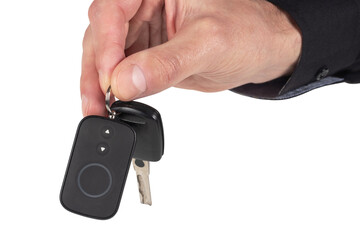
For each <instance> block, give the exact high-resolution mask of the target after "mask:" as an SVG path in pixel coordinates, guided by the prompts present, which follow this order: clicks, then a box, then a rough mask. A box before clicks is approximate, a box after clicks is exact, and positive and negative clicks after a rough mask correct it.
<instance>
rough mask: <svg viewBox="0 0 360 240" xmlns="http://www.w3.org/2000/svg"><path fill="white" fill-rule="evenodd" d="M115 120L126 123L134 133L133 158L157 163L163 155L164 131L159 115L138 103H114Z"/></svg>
mask: <svg viewBox="0 0 360 240" xmlns="http://www.w3.org/2000/svg"><path fill="white" fill-rule="evenodd" d="M111 110H113V111H115V112H116V113H117V114H116V118H115V119H117V120H120V121H124V122H126V123H127V124H128V125H129V126H130V127H131V128H132V129H134V131H135V132H136V146H135V151H134V156H133V158H135V159H140V160H144V161H159V160H160V159H161V157H162V155H163V154H164V130H163V125H162V121H161V116H160V113H159V112H158V111H157V110H156V109H155V108H152V107H150V106H148V105H146V104H143V103H140V102H135V101H131V102H122V101H116V102H114V103H113V104H112V105H111Z"/></svg>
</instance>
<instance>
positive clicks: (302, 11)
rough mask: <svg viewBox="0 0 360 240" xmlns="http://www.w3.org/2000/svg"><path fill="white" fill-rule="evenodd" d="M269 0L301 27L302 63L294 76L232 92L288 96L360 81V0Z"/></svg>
mask: <svg viewBox="0 0 360 240" xmlns="http://www.w3.org/2000/svg"><path fill="white" fill-rule="evenodd" d="M268 1H269V2H271V3H273V4H274V5H276V6H277V7H279V8H280V9H283V10H285V11H286V12H287V13H289V15H290V16H291V17H292V18H293V19H294V21H295V22H296V23H297V25H298V26H299V28H300V30H301V33H302V49H301V56H300V59H299V62H298V64H297V66H296V68H295V70H294V72H293V73H292V75H291V76H290V77H281V78H278V79H274V80H271V81H269V82H266V83H262V84H252V83H251V84H246V85H243V86H240V87H237V88H234V89H232V91H234V92H237V93H240V94H243V95H247V96H251V97H256V98H263V99H285V98H289V97H294V96H297V95H299V94H302V93H304V92H307V91H310V90H312V89H314V88H318V87H321V86H325V85H329V84H334V83H338V82H344V81H345V82H348V83H360V0H268ZM269 80H270V79H269Z"/></svg>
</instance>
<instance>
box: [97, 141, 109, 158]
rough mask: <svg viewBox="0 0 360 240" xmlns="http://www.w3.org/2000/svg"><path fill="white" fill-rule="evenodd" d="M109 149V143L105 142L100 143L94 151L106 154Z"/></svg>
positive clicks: (102, 154)
mask: <svg viewBox="0 0 360 240" xmlns="http://www.w3.org/2000/svg"><path fill="white" fill-rule="evenodd" d="M109 150H110V147H109V145H107V144H106V143H100V144H99V145H98V146H97V148H96V151H97V152H98V153H99V154H100V155H101V156H104V155H106V154H107V153H108V152H109Z"/></svg>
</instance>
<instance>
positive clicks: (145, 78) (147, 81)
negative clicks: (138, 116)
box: [81, 0, 301, 115]
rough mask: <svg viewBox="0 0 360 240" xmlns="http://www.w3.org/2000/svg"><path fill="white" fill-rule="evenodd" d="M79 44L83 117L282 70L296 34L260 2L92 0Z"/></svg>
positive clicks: (293, 56)
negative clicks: (108, 100)
mask: <svg viewBox="0 0 360 240" xmlns="http://www.w3.org/2000/svg"><path fill="white" fill-rule="evenodd" d="M89 19H90V25H89V27H88V28H87V30H86V32H85V37H84V41H83V49H84V50H83V60H82V75H81V93H82V101H83V114H84V115H90V114H96V115H104V114H105V110H104V93H105V92H106V90H107V88H108V86H109V85H110V84H111V87H112V92H113V93H114V95H115V96H116V97H117V98H119V99H120V100H124V101H128V100H132V99H136V98H140V97H144V96H148V95H151V94H155V93H158V92H160V91H163V90H164V89H167V88H169V87H172V86H175V87H180V88H186V89H194V90H199V91H205V92H215V91H222V90H226V89H231V88H234V87H237V86H241V85H243V84H247V83H263V82H266V81H269V80H272V79H275V78H277V77H280V76H284V75H287V74H290V73H291V72H292V71H293V69H294V66H295V64H296V62H297V61H298V58H299V56H300V49H301V34H300V32H299V30H298V29H297V27H296V25H295V24H294V23H293V21H292V20H291V19H290V17H289V16H288V15H287V14H286V13H285V12H283V11H282V10H280V9H278V8H277V7H276V6H274V5H272V4H271V3H269V2H267V1H265V0H178V1H174V0H95V1H94V2H93V3H92V5H91V6H90V9H89Z"/></svg>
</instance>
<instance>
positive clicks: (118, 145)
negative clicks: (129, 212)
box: [60, 116, 136, 219]
mask: <svg viewBox="0 0 360 240" xmlns="http://www.w3.org/2000/svg"><path fill="white" fill-rule="evenodd" d="M135 138H136V134H135V132H134V130H133V129H132V127H130V126H128V125H127V124H126V123H124V122H121V121H115V120H111V119H109V118H104V117H99V116H89V117H85V118H84V119H83V120H82V121H81V122H80V124H79V126H78V129H77V133H76V136H75V140H74V144H73V147H72V151H71V154H70V159H69V162H68V166H67V170H66V173H65V177H64V181H63V185H62V188H61V193H60V201H61V204H62V205H63V206H64V208H66V209H67V210H69V211H71V212H74V213H77V214H80V215H83V216H87V217H92V218H96V219H108V218H111V217H112V216H114V215H115V213H116V212H117V210H118V208H119V204H120V200H121V196H122V193H123V190H124V187H125V182H126V178H127V175H128V171H129V166H130V163H131V159H132V156H133V152H134V149H135V142H136V139H135Z"/></svg>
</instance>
